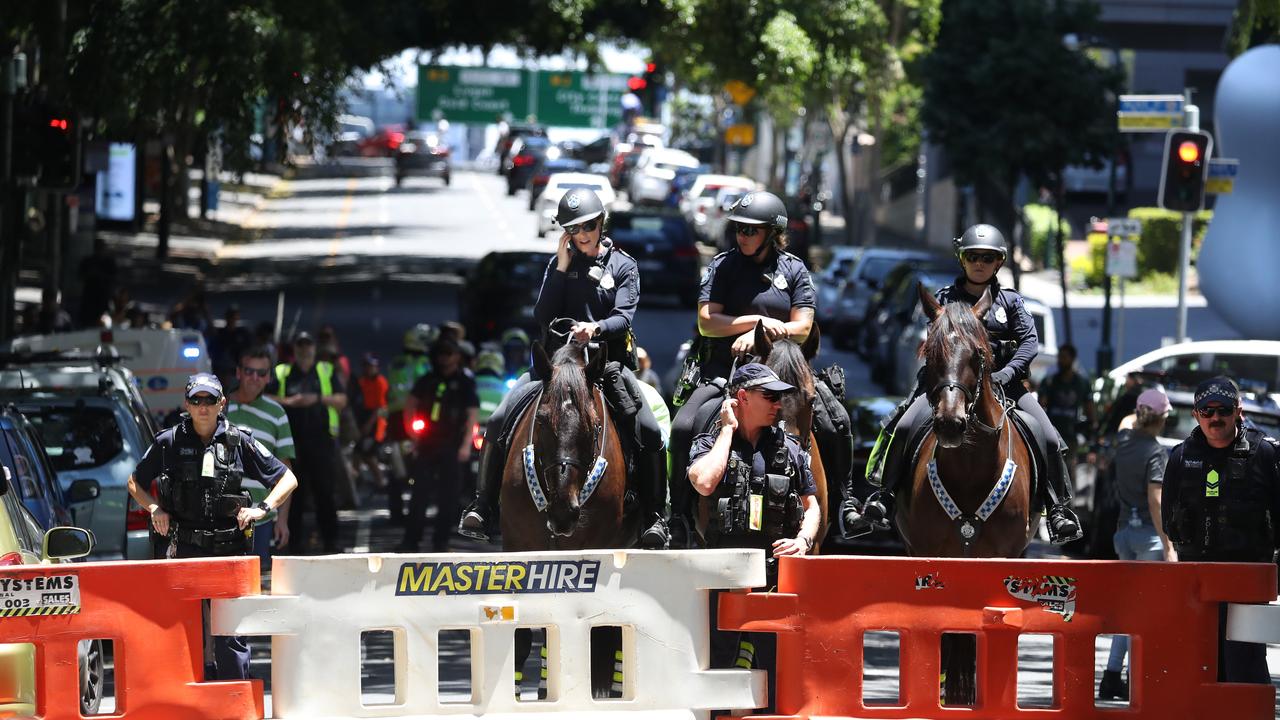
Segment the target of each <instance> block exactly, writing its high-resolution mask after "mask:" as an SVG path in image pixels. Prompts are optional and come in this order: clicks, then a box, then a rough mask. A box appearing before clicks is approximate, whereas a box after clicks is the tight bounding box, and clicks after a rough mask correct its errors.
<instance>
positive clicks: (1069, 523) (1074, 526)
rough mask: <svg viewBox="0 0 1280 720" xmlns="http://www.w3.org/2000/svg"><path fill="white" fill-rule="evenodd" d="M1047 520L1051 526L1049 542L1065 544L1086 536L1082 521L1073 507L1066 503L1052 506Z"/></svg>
mask: <svg viewBox="0 0 1280 720" xmlns="http://www.w3.org/2000/svg"><path fill="white" fill-rule="evenodd" d="M1045 522H1046V524H1047V525H1048V526H1049V542H1050V543H1052V544H1054V545H1065V544H1066V543H1069V542H1074V541H1076V540H1079V539H1080V538H1082V537H1084V532H1083V531H1082V530H1081V529H1080V521H1079V520H1078V519H1077V518H1076V517H1075V513H1074V512H1073V511H1072V510H1071V508H1069V507H1066V506H1064V505H1059V506H1057V507H1054V508H1050V510H1049V512H1048V513H1047V517H1046V518H1045Z"/></svg>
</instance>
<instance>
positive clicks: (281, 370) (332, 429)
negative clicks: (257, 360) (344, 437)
mask: <svg viewBox="0 0 1280 720" xmlns="http://www.w3.org/2000/svg"><path fill="white" fill-rule="evenodd" d="M291 372H293V366H292V365H288V364H285V363H280V364H279V365H277V366H276V381H277V382H278V383H279V385H280V393H279V394H280V397H284V396H285V394H284V383H285V380H288V379H289V373H291ZM316 376H317V377H319V378H320V396H321V397H327V396H329V395H332V394H333V363H327V362H324V361H321V362H318V363H316ZM328 410H329V434H330V435H332V436H333V437H338V411H337V409H336V408H334V407H333V406H332V405H330V406H328Z"/></svg>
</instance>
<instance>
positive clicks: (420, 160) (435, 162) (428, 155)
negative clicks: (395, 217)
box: [396, 132, 449, 187]
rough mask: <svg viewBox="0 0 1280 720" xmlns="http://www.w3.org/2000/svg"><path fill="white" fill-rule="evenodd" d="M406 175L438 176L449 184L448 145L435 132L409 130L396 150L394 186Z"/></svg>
mask: <svg viewBox="0 0 1280 720" xmlns="http://www.w3.org/2000/svg"><path fill="white" fill-rule="evenodd" d="M406 177H438V178H440V179H441V180H443V181H444V184H445V185H446V186H447V185H448V184H449V147H448V146H447V145H445V144H444V143H442V142H440V136H438V135H436V134H435V133H422V132H411V133H408V134H407V135H405V136H404V141H403V142H401V143H400V147H399V148H397V150H396V187H399V186H400V184H401V183H403V182H404V179H405V178H406Z"/></svg>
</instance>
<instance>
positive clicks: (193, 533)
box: [172, 525, 253, 554]
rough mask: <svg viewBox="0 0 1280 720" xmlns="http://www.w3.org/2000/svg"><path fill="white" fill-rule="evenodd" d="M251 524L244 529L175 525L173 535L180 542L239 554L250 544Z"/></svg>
mask: <svg viewBox="0 0 1280 720" xmlns="http://www.w3.org/2000/svg"><path fill="white" fill-rule="evenodd" d="M252 528H253V526H252V525H251V526H249V528H246V529H245V530H241V529H239V528H224V529H222V530H203V529H198V528H184V527H175V528H174V529H173V530H172V532H173V537H174V539H175V540H177V541H178V542H180V543H184V544H187V545H194V546H196V547H198V548H200V549H201V550H209V551H211V552H214V553H234V554H240V553H243V552H245V551H246V549H247V548H248V547H249V546H250V543H251V541H252V540H251V538H252V536H253V530H252Z"/></svg>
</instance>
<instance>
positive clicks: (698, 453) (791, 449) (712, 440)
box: [689, 427, 818, 540]
mask: <svg viewBox="0 0 1280 720" xmlns="http://www.w3.org/2000/svg"><path fill="white" fill-rule="evenodd" d="M718 435H719V430H718V429H717V430H716V432H709V433H702V434H700V435H698V436H697V437H695V438H694V439H693V447H692V448H690V450H689V465H690V466H692V465H693V464H694V463H695V462H697V461H698V458H701V457H702V456H703V455H706V454H707V453H708V452H710V451H711V447H712V446H713V445H715V444H716V437H717V436H718ZM779 436H782V437H783V438H784V439H785V442H786V448H787V456H788V460H789V461H790V463H791V466H792V467H794V468H796V469H797V471H798V474H799V482H796V481H793V486H794V489H795V490H796V492H798V493H799V494H800V496H801V497H804V496H806V495H816V494H817V493H818V486H817V484H816V483H815V482H814V480H813V471H812V470H810V469H809V455H808V453H806V452H805V451H804V449H803V448H801V447H800V443H799V442H797V441H796V440H795V438H793V437H791V436H790V435H787V434H785V433H783V432H782V431H781V430H779V429H778V428H776V427H767V428H765V429H764V432H762V433H760V440H759V444H758V445H757V446H756V447H752V445H751V443H749V442H747V440H746V438H744V437H742V436H741V435H739V434H738V433H736V432H735V433H734V434H733V442H732V444H731V445H730V446H729V452H730V453H731V454H734V455H737V456H738V459H739V460H740V461H742V462H746V461H747V459H748V458H750V461H751V476H752V477H764V476H765V474H766V473H767V472H768V467H769V464H768V458H766V456H765V453H769V452H773V448H774V447H775V443H776V442H777V438H778V437H779ZM725 474H726V475H727V474H728V469H727V467H726V470H725ZM720 482H721V483H723V482H725V478H721V479H720ZM716 491H717V492H719V486H717V488H716ZM777 539H778V538H770V540H777Z"/></svg>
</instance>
